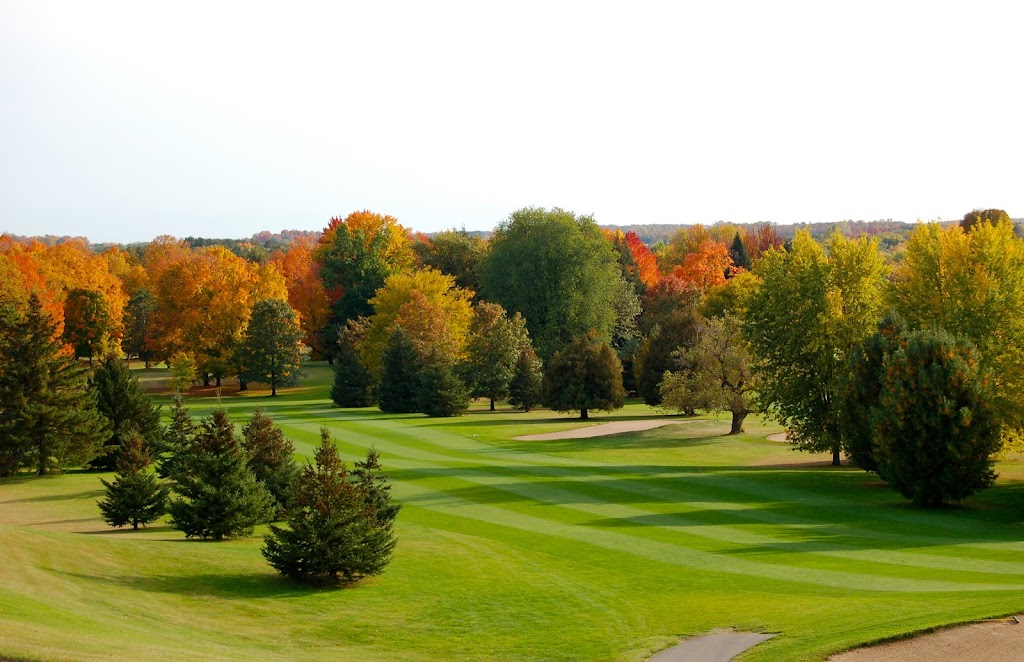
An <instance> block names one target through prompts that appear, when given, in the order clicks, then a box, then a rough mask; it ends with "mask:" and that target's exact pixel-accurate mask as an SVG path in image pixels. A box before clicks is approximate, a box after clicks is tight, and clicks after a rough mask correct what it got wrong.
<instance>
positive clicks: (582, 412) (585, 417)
mask: <svg viewBox="0 0 1024 662" xmlns="http://www.w3.org/2000/svg"><path fill="white" fill-rule="evenodd" d="M580 420H583V421H588V420H590V416H589V415H588V414H587V410H586V408H583V409H580Z"/></svg>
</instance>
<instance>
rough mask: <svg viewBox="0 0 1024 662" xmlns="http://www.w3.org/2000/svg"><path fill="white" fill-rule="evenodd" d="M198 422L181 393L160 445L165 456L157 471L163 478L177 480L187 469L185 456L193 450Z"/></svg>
mask: <svg viewBox="0 0 1024 662" xmlns="http://www.w3.org/2000/svg"><path fill="white" fill-rule="evenodd" d="M196 431H197V428H196V424H195V423H194V422H193V421H192V417H191V416H189V413H188V408H187V407H186V406H185V403H184V401H183V400H182V398H181V395H180V394H178V395H177V396H176V397H175V398H174V407H173V408H172V409H171V422H170V423H168V424H167V427H165V428H164V432H163V445H162V446H161V447H160V450H161V452H163V456H162V457H161V459H160V461H159V462H157V465H156V473H157V475H158V476H160V477H161V478H169V479H170V480H174V481H177V480H178V476H180V475H181V473H182V472H183V471H184V470H185V458H186V457H188V455H189V453H191V451H192V447H193V445H194V443H195V437H196Z"/></svg>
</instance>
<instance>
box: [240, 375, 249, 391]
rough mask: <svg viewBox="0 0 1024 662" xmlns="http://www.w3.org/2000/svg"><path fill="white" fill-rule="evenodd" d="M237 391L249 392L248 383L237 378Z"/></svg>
mask: <svg viewBox="0 0 1024 662" xmlns="http://www.w3.org/2000/svg"><path fill="white" fill-rule="evenodd" d="M238 390H239V391H248V390H249V382H247V381H245V380H244V379H242V378H241V377H239V378H238Z"/></svg>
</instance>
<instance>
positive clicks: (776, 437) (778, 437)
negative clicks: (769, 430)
mask: <svg viewBox="0 0 1024 662" xmlns="http://www.w3.org/2000/svg"><path fill="white" fill-rule="evenodd" d="M768 441H789V439H787V438H786V433H785V432H776V433H775V434H770V435H768Z"/></svg>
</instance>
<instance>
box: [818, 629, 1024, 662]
mask: <svg viewBox="0 0 1024 662" xmlns="http://www.w3.org/2000/svg"><path fill="white" fill-rule="evenodd" d="M1021 651H1024V626H1021V625H1019V624H1018V623H1017V621H1016V620H1014V619H1004V620H994V621H983V622H981V623H971V624H969V625H961V626H958V627H954V628H948V629H945V630H938V631H936V632H931V633H928V634H924V635H921V636H919V637H913V638H912V639H901V640H900V641H892V642H889V643H886V644H880V645H878V646H870V647H868V648H858V649H856V650H852V651H847V652H846V653H840V654H839V655H833V656H832V657H830V658H828V659H829V662H931V661H932V660H985V661H986V662H1013V661H1014V660H1020V659H1021V656H1022V654H1021Z"/></svg>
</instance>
